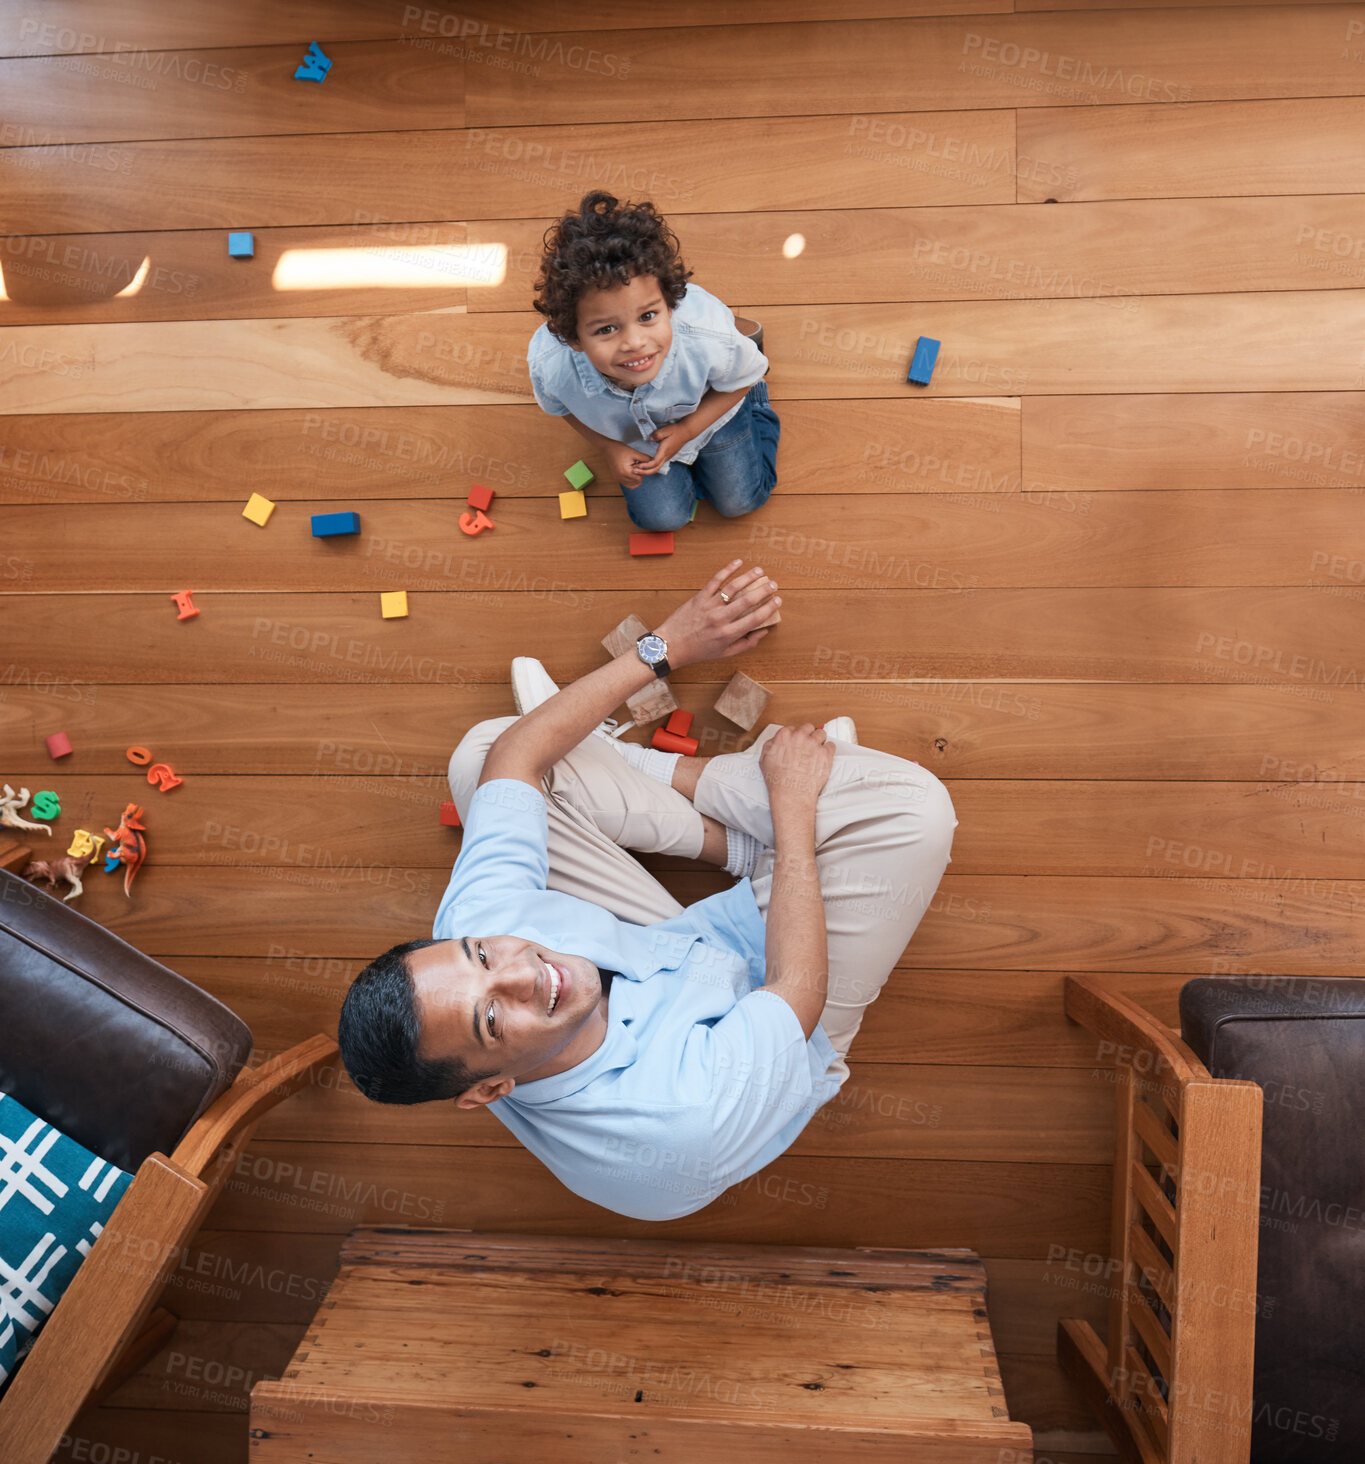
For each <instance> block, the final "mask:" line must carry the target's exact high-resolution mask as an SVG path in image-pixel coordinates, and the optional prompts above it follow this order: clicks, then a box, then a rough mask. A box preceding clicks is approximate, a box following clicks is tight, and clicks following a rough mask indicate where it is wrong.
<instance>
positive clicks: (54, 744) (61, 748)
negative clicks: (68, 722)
mask: <svg viewBox="0 0 1365 1464" xmlns="http://www.w3.org/2000/svg"><path fill="white" fill-rule="evenodd" d="M70 752H71V739H70V738H69V737H68V736H67V735H66V733H65V732H54V733H52V735H51V736H50V737H49V738H48V739H47V755H48V756H49V757H50V758H52V759H53V760H54V761H55V760H56V759H57V758H59V757H67V756H68V755H69V754H70Z"/></svg>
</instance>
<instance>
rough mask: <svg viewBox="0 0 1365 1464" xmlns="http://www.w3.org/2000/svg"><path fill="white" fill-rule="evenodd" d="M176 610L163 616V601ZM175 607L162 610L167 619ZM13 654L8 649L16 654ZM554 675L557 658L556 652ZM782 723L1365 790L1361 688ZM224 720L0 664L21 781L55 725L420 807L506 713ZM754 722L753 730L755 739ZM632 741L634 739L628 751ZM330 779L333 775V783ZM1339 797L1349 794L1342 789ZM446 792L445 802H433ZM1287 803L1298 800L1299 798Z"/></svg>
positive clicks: (1105, 695) (8, 733) (799, 712)
mask: <svg viewBox="0 0 1365 1464" xmlns="http://www.w3.org/2000/svg"><path fill="white" fill-rule="evenodd" d="M172 608H173V607H172ZM168 613H169V612H168ZM13 654H14V653H13V652H11V655H13ZM550 665H551V668H552V669H553V670H556V671H558V669H559V662H558V661H557V660H554V659H552V660H551V662H550ZM724 684H725V683H724V681H723V680H698V681H694V682H690V683H689V684H688V685H687V686H686V687H685V688H683V689H682V690H681V696H680V701H681V702H682V704H683V705H684V707H685V708H687V709H688V710H690V711H693V712H694V713H695V714H696V717H697V720H696V722H695V724H694V726H695V728H696V731H697V735H698V739H699V741H700V744H701V749H702V752H703V754H704V755H709V754H710V753H713V752H734V751H737V750H739V748H740V747H744V746H748V745H749V743H750V742H752V740H753V737H754V736H755V735H756V732H755V733H745V732H741V731H740V730H739V729H738V728H736V727H735V726H734V725H733V724H730V723H727V722H726V721H725V720H724V719H723V718H722V717H721V716H720V714H719V713H717V712H715V711H714V710H712V709H713V707H714V703H715V700H716V698H717V697H718V696H719V695H720V692H721V690H722V688H723V687H724ZM768 684H769V685H770V687H771V690H772V692H773V699H772V701H771V702H770V703H769V705H768V709H767V713H766V716H767V718H768V719H769V720H771V721H773V722H776V723H778V724H779V725H780V724H781V723H783V722H802V721H815V722H820V721H823V720H824V719H825V718H826V717H827V716H829V715H830V714H831V711H832V709H834V708H836V707H837V709H838V710H839V711H840V712H843V713H846V714H848V715H850V716H852V717H853V718H854V720H855V722H856V724H857V727H858V735H859V738H860V740H861V741H862V742H863V744H864V745H865V746H868V747H881V748H893V747H894V748H897V749H898V750H899V751H900V753H901V755H902V756H905V757H909V758H912V759H914V760H915V761H916V762H920V763H923V765H924V766H925V767H927V768H930V769H932V770H933V771H934V772H935V773H936V774H937V775H938V776H940V777H942V778H946V779H948V780H950V781H955V783H958V784H960V783H962V782H964V781H966V780H968V779H974V778H1056V779H1071V778H1113V779H1119V780H1123V781H1125V782H1126V781H1127V780H1129V779H1138V780H1142V779H1177V780H1189V779H1206V778H1207V779H1227V780H1234V781H1242V782H1260V781H1265V782H1267V783H1273V784H1274V785H1275V790H1276V791H1275V796H1276V797H1277V798H1284V799H1294V800H1298V799H1302V800H1303V801H1304V805H1303V806H1304V807H1306V808H1308V809H1312V810H1320V811H1324V812H1325V813H1326V815H1327V816H1328V817H1329V818H1330V819H1335V818H1336V817H1337V816H1338V815H1339V813H1340V811H1342V810H1345V809H1354V808H1355V807H1356V805H1357V799H1356V798H1355V796H1354V789H1355V788H1356V786H1358V785H1359V783H1360V781H1361V780H1362V779H1365V745H1362V742H1361V739H1360V736H1359V728H1360V717H1361V712H1362V707H1365V702H1362V696H1365V693H1362V692H1361V691H1359V690H1356V691H1349V690H1340V691H1333V692H1331V693H1330V699H1317V698H1311V697H1307V696H1300V695H1296V694H1295V692H1296V687H1295V686H1294V685H1292V684H1280V685H1268V686H1267V685H1259V686H1258V685H1248V686H1237V685H1226V684H1224V685H1214V684H1209V685H1205V686H1200V685H1179V684H1172V685H1159V684H1158V685H1151V684H1144V683H1141V682H1135V683H1132V684H1128V685H1124V684H1119V683H1112V684H1106V683H1102V682H1084V681H1078V682H1068V681H1013V680H1011V681H1004V682H992V681H974V680H970V679H966V678H959V677H956V676H953V675H952V674H951V673H948V674H946V675H944V676H943V677H941V678H939V679H936V680H929V681H918V682H907V681H882V682H876V681H851V680H850V681H845V680H843V679H842V678H841V679H839V680H838V682H837V684H836V683H834V682H832V681H770V682H769V683H768ZM232 696H233V706H234V708H235V709H236V710H237V713H238V715H237V716H236V717H235V718H233V719H232V720H231V721H225V720H224V719H223V717H222V715H221V709H222V693H221V691H220V689H219V687H218V686H217V685H208V686H206V685H202V684H196V683H194V682H187V683H184V684H181V685H167V684H150V685H148V684H142V685H139V684H123V685H105V684H99V683H95V682H81V681H79V680H77V681H74V682H73V681H72V680H71V679H70V677H69V675H67V674H64V673H62V672H57V671H53V670H51V669H48V668H46V667H41V666H38V667H35V666H34V665H32V664H27V665H26V664H25V663H24V662H22V661H18V660H14V659H6V660H5V661H4V664H3V665H0V743H3V745H4V747H5V767H6V769H8V770H9V771H11V772H12V773H14V775H15V776H17V777H20V778H22V779H23V780H24V781H25V782H27V783H28V785H29V786H30V787H43V786H45V782H44V779H46V778H48V777H49V776H51V775H53V774H54V772H55V771H56V770H54V768H53V765H52V761H51V758H50V757H49V755H48V752H47V748H46V747H45V745H44V738H45V737H46V736H47V735H48V734H49V733H50V732H53V731H57V730H65V731H66V732H67V733H68V735H69V736H70V738H71V742H72V745H73V746H74V748H75V752H74V753H73V754H72V758H71V761H70V763H64V764H62V767H63V769H65V770H67V771H66V774H65V775H68V776H69V775H72V774H74V775H77V776H80V777H86V776H89V775H94V774H110V773H125V772H126V771H127V768H128V763H127V759H126V758H125V755H124V753H125V749H127V748H128V747H131V746H134V745H137V744H138V743H139V741H140V740H141V739H143V738H146V737H148V736H150V735H152V734H151V733H149V731H148V729H149V728H158V727H164V728H165V729H166V733H165V735H166V737H167V739H168V742H169V745H170V747H171V748H172V749H173V753H172V757H173V759H174V760H179V761H181V762H182V763H183V764H184V765H185V768H186V772H187V775H190V776H194V777H198V776H202V775H205V774H212V773H229V774H235V775H237V776H243V777H246V776H253V775H260V774H266V775H273V774H291V773H292V774H296V775H297V774H302V775H304V776H306V777H313V778H317V779H319V780H321V781H323V782H324V783H326V784H327V786H329V787H331V786H335V787H341V786H357V787H363V788H365V789H367V790H382V791H383V792H385V793H386V794H387V796H389V797H391V798H393V799H395V800H396V801H398V802H402V803H407V804H408V805H409V806H412V807H416V806H419V805H425V803H426V801H427V800H428V798H429V797H431V796H434V795H435V794H436V793H437V792H439V791H440V790H441V788H442V785H443V782H444V779H445V776H446V764H447V761H448V759H449V757H450V753H451V751H452V750H453V749H454V747H455V744H456V743H457V742H458V741H459V739H460V738H461V737H462V736H463V735H464V733H465V732H466V731H467V730H468V729H469V728H470V727H472V726H473V725H474V724H475V723H476V722H481V721H483V720H484V719H485V718H488V717H507V716H511V715H512V712H513V704H512V692H511V687H510V685H509V684H508V683H507V681H506V680H502V681H496V680H495V681H488V682H477V683H471V684H470V685H468V686H463V687H460V688H458V689H457V690H456V691H455V692H454V693H452V691H451V689H450V688H449V687H448V686H446V685H443V684H441V683H433V682H428V683H425V684H423V683H421V682H414V683H409V684H406V685H403V684H397V685H395V684H392V683H389V684H385V683H382V682H378V683H375V684H373V685H369V686H365V685H360V686H338V685H335V684H327V683H325V682H320V683H318V684H315V685H307V684H302V685H291V684H287V683H286V684H283V685H258V686H253V685H249V684H246V685H243V684H240V683H239V684H238V685H236V686H234V688H233V693H232ZM761 730H762V725H760V726H759V727H758V728H757V729H756V731H761ZM641 736H642V734H641V733H636V734H634V740H638V739H639V738H640V737H641ZM332 780H337V781H335V782H333V781H332ZM1348 790H1349V791H1348ZM441 796H442V798H444V796H445V795H444V794H442V795H441ZM1296 806H1297V803H1296Z"/></svg>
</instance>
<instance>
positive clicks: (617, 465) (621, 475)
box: [602, 442, 650, 488]
mask: <svg viewBox="0 0 1365 1464" xmlns="http://www.w3.org/2000/svg"><path fill="white" fill-rule="evenodd" d="M602 451H603V452H605V453H606V455H607V461H608V462H609V463H610V464H611V470H612V472H613V473H615V474H616V481H617V482H618V483H620V484H621V486H622V487H623V488H638V487H639V486H640V479H641V478H642V477H643V476H644V474H645V472H646V470H647V469H648V468H649V461H650V460H649V459H648V458H647V457H641V456H640V454H639V453H638V452H636V451H635V449H634V448H633V447H627V446H626V444H625V443H624V442H609V443H607V444H606V445H605V446H604V447H603V449H602Z"/></svg>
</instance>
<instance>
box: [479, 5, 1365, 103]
mask: <svg viewBox="0 0 1365 1464" xmlns="http://www.w3.org/2000/svg"><path fill="white" fill-rule="evenodd" d="M1345 14H1346V13H1345V12H1343V11H1342V10H1340V9H1338V8H1337V7H1334V6H1326V7H1323V8H1322V9H1321V10H1318V9H1310V8H1295V9H1288V10H1282V9H1276V8H1264V7H1251V8H1249V9H1248V10H1247V12H1246V14H1245V15H1244V16H1241V17H1239V19H1238V23H1237V25H1236V26H1235V27H1230V26H1229V25H1228V23H1227V20H1226V17H1225V16H1223V15H1220V14H1218V13H1217V11H1216V10H1215V11H1206V10H1204V9H1202V8H1195V9H1188V10H1180V9H1172V10H1163V11H1161V12H1159V13H1158V12H1153V11H1145V12H1144V11H1136V12H1134V13H1132V14H1125V13H1122V12H1120V13H1117V14H1115V13H1109V14H1096V15H1088V14H1086V13H1085V12H1083V11H1074V12H1069V13H1068V12H1057V13H1053V14H1045V13H1036V14H1032V15H1013V16H992V17H988V18H985V19H982V18H978V17H967V18H963V19H941V20H940V19H933V20H864V21H854V22H849V23H847V24H841V23H838V22H825V23H817V24H807V25H790V26H784V27H780V28H777V29H774V28H773V27H771V26H726V27H717V28H714V29H707V28H702V27H696V28H691V27H680V28H678V29H674V30H656V31H649V32H640V33H639V34H638V35H637V36H636V37H634V38H633V39H632V44H631V50H632V64H631V67H630V70H629V72H628V74H627V75H626V76H625V77H624V78H622V79H621V80H620V84H619V85H614V86H610V87H584V86H581V85H578V84H577V82H576V80H575V79H573V78H570V77H567V76H564V75H562V74H561V75H556V76H552V77H546V78H540V79H537V81H536V82H535V83H534V84H532V83H530V82H529V81H528V79H527V78H525V77H521V76H518V75H516V74H514V73H511V72H502V71H498V70H496V69H494V68H491V67H474V68H471V70H470V74H469V77H468V82H467V88H468V90H467V105H468V111H469V120H470V122H471V124H473V125H475V126H488V127H509V126H516V125H520V124H527V123H539V122H570V121H576V122H586V121H602V120H606V119H611V118H625V117H631V118H640V119H645V118H655V117H663V116H667V115H669V113H670V112H673V113H675V114H676V113H677V112H678V111H679V109H680V107H681V108H682V109H683V114H684V115H687V116H698V117H705V116H714V117H732V116H736V115H741V114H744V115H751V116H761V117H777V116H784V115H791V114H795V113H799V112H802V111H804V110H805V109H806V107H807V106H808V105H809V101H808V99H809V96H810V94H811V89H812V88H813V87H818V89H819V92H820V94H821V95H822V96H823V97H827V98H828V99H829V101H830V103H831V104H832V106H833V107H834V108H836V109H840V110H846V111H849V112H859V113H876V112H887V111H893V110H897V109H900V108H903V107H905V106H906V105H907V99H908V98H911V97H913V98H915V99H916V100H917V101H918V104H919V105H921V106H925V107H935V108H972V107H1018V108H1020V109H1021V111H1022V110H1026V109H1029V108H1036V107H1046V106H1049V105H1056V104H1058V103H1064V104H1068V105H1072V104H1081V105H1083V106H1086V107H1094V108H1097V109H1103V108H1104V107H1107V106H1113V105H1118V104H1122V103H1127V102H1134V101H1139V102H1159V103H1165V104H1170V103H1181V102H1190V101H1194V102H1206V101H1213V100H1218V99H1223V98H1247V97H1296V96H1304V95H1313V96H1343V95H1344V96H1356V95H1359V94H1360V93H1361V91H1362V90H1365V72H1362V69H1361V67H1359V66H1358V65H1356V64H1355V63H1354V62H1353V61H1352V60H1351V58H1350V55H1349V51H1346V53H1345V54H1343V52H1344V50H1345V48H1344V44H1343V43H1344V39H1345V31H1346V19H1345ZM588 35H589V36H593V33H591V32H589V33H588ZM578 39H580V40H581V41H583V43H584V44H590V45H598V46H601V47H605V46H606V45H607V44H608V42H609V40H610V33H607V32H604V33H602V34H601V35H600V36H594V37H593V39H591V40H589V39H587V38H586V37H584V36H583V35H582V34H580V35H579V37H578ZM1272 54H1273V56H1274V58H1275V62H1274V65H1273V66H1268V65H1266V64H1265V58H1266V57H1267V56H1269V55H1272ZM831 57H837V58H838V63H837V65H833V66H832V65H831V64H830V58H831ZM680 70H681V71H685V72H686V74H687V77H688V83H687V87H686V89H685V91H683V93H682V94H681V95H679V91H678V88H677V85H676V77H677V75H678V73H679V71H680Z"/></svg>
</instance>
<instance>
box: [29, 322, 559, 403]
mask: <svg viewBox="0 0 1365 1464" xmlns="http://www.w3.org/2000/svg"><path fill="white" fill-rule="evenodd" d="M457 317H458V323H457ZM514 321H516V323H515V324H514V323H513V322H514ZM528 326H530V329H533V328H534V327H533V326H531V325H530V322H529V321H527V320H517V318H516V317H512V316H506V315H486V316H477V317H476V316H471V315H467V314H465V313H464V307H463V306H459V307H455V308H454V309H451V310H441V311H431V312H426V313H422V314H401V315H389V316H363V315H361V316H349V317H347V316H335V317H332V316H328V317H317V318H309V319H302V320H270V321H260V320H217V321H212V322H202V321H189V320H186V321H156V322H152V323H148V324H135V325H52V326H47V325H33V326H28V327H26V328H25V330H24V332H23V337H22V340H19V339H16V338H15V337H14V336H10V337H8V338H7V340H6V341H5V342H4V344H0V392H3V393H4V396H5V399H6V401H7V402H9V403H10V404H11V406H12V409H13V410H14V411H16V412H23V411H45V410H79V409H80V403H81V402H85V403H86V404H87V406H86V410H88V411H92V412H95V411H138V410H140V409H141V410H158V411H165V410H171V411H175V410H186V409H191V410H200V409H208V410H215V411H216V410H222V409H224V408H235V407H248V406H251V407H323V406H329V405H338V406H341V405H345V406H353V407H362V406H373V405H375V404H376V403H382V402H385V401H387V402H388V403H390V404H391V405H396V404H398V403H412V404H421V403H427V404H432V405H436V404H445V403H449V402H495V401H524V400H527V399H529V397H530V392H531V387H530V378H529V376H528V375H527V371H526V346H525V338H526V337H527V336H529V335H530V329H528V328H527V327H528ZM139 404H141V406H140V407H139Z"/></svg>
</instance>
